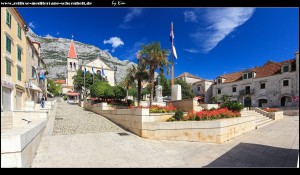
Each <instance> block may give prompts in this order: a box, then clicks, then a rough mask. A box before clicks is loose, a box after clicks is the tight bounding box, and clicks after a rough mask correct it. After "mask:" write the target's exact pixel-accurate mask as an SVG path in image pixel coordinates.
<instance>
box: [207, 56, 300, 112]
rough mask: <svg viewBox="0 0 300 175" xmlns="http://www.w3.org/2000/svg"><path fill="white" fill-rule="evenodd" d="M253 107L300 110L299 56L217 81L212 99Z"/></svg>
mask: <svg viewBox="0 0 300 175" xmlns="http://www.w3.org/2000/svg"><path fill="white" fill-rule="evenodd" d="M223 94H226V95H228V96H229V97H230V99H231V100H234V101H238V102H241V103H242V104H243V105H244V106H246V107H248V106H253V107H296V106H299V102H298V99H299V52H297V53H296V56H295V58H293V59H290V60H286V61H282V62H273V61H267V62H266V63H265V64H264V65H262V66H259V67H255V68H251V69H247V70H243V71H239V72H234V73H231V74H225V75H222V76H219V77H217V79H216V82H215V84H214V85H213V96H217V97H219V98H220V97H221V96H222V95H223Z"/></svg>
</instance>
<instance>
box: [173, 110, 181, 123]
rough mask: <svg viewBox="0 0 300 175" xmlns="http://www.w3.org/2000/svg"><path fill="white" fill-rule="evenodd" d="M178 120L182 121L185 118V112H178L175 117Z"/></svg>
mask: <svg viewBox="0 0 300 175" xmlns="http://www.w3.org/2000/svg"><path fill="white" fill-rule="evenodd" d="M173 117H174V118H175V119H176V120H178V121H179V120H181V119H182V118H183V112H182V111H181V110H177V111H176V112H175V115H174V116H173Z"/></svg>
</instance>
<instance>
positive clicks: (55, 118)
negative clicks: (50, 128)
mask: <svg viewBox="0 0 300 175" xmlns="http://www.w3.org/2000/svg"><path fill="white" fill-rule="evenodd" d="M55 120H63V118H55Z"/></svg>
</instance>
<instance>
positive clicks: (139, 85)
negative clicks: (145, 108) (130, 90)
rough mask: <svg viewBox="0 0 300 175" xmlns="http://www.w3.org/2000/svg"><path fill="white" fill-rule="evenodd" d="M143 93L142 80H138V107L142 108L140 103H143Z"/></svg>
mask: <svg viewBox="0 0 300 175" xmlns="http://www.w3.org/2000/svg"><path fill="white" fill-rule="evenodd" d="M141 91H142V80H141V79H138V94H137V100H138V106H140V102H141Z"/></svg>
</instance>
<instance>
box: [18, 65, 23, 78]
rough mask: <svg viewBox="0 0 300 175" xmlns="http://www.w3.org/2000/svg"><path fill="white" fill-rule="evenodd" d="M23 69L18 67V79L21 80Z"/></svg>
mask: <svg viewBox="0 0 300 175" xmlns="http://www.w3.org/2000/svg"><path fill="white" fill-rule="evenodd" d="M21 72H22V70H21V69H20V68H18V80H19V81H21V78H22V75H21Z"/></svg>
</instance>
